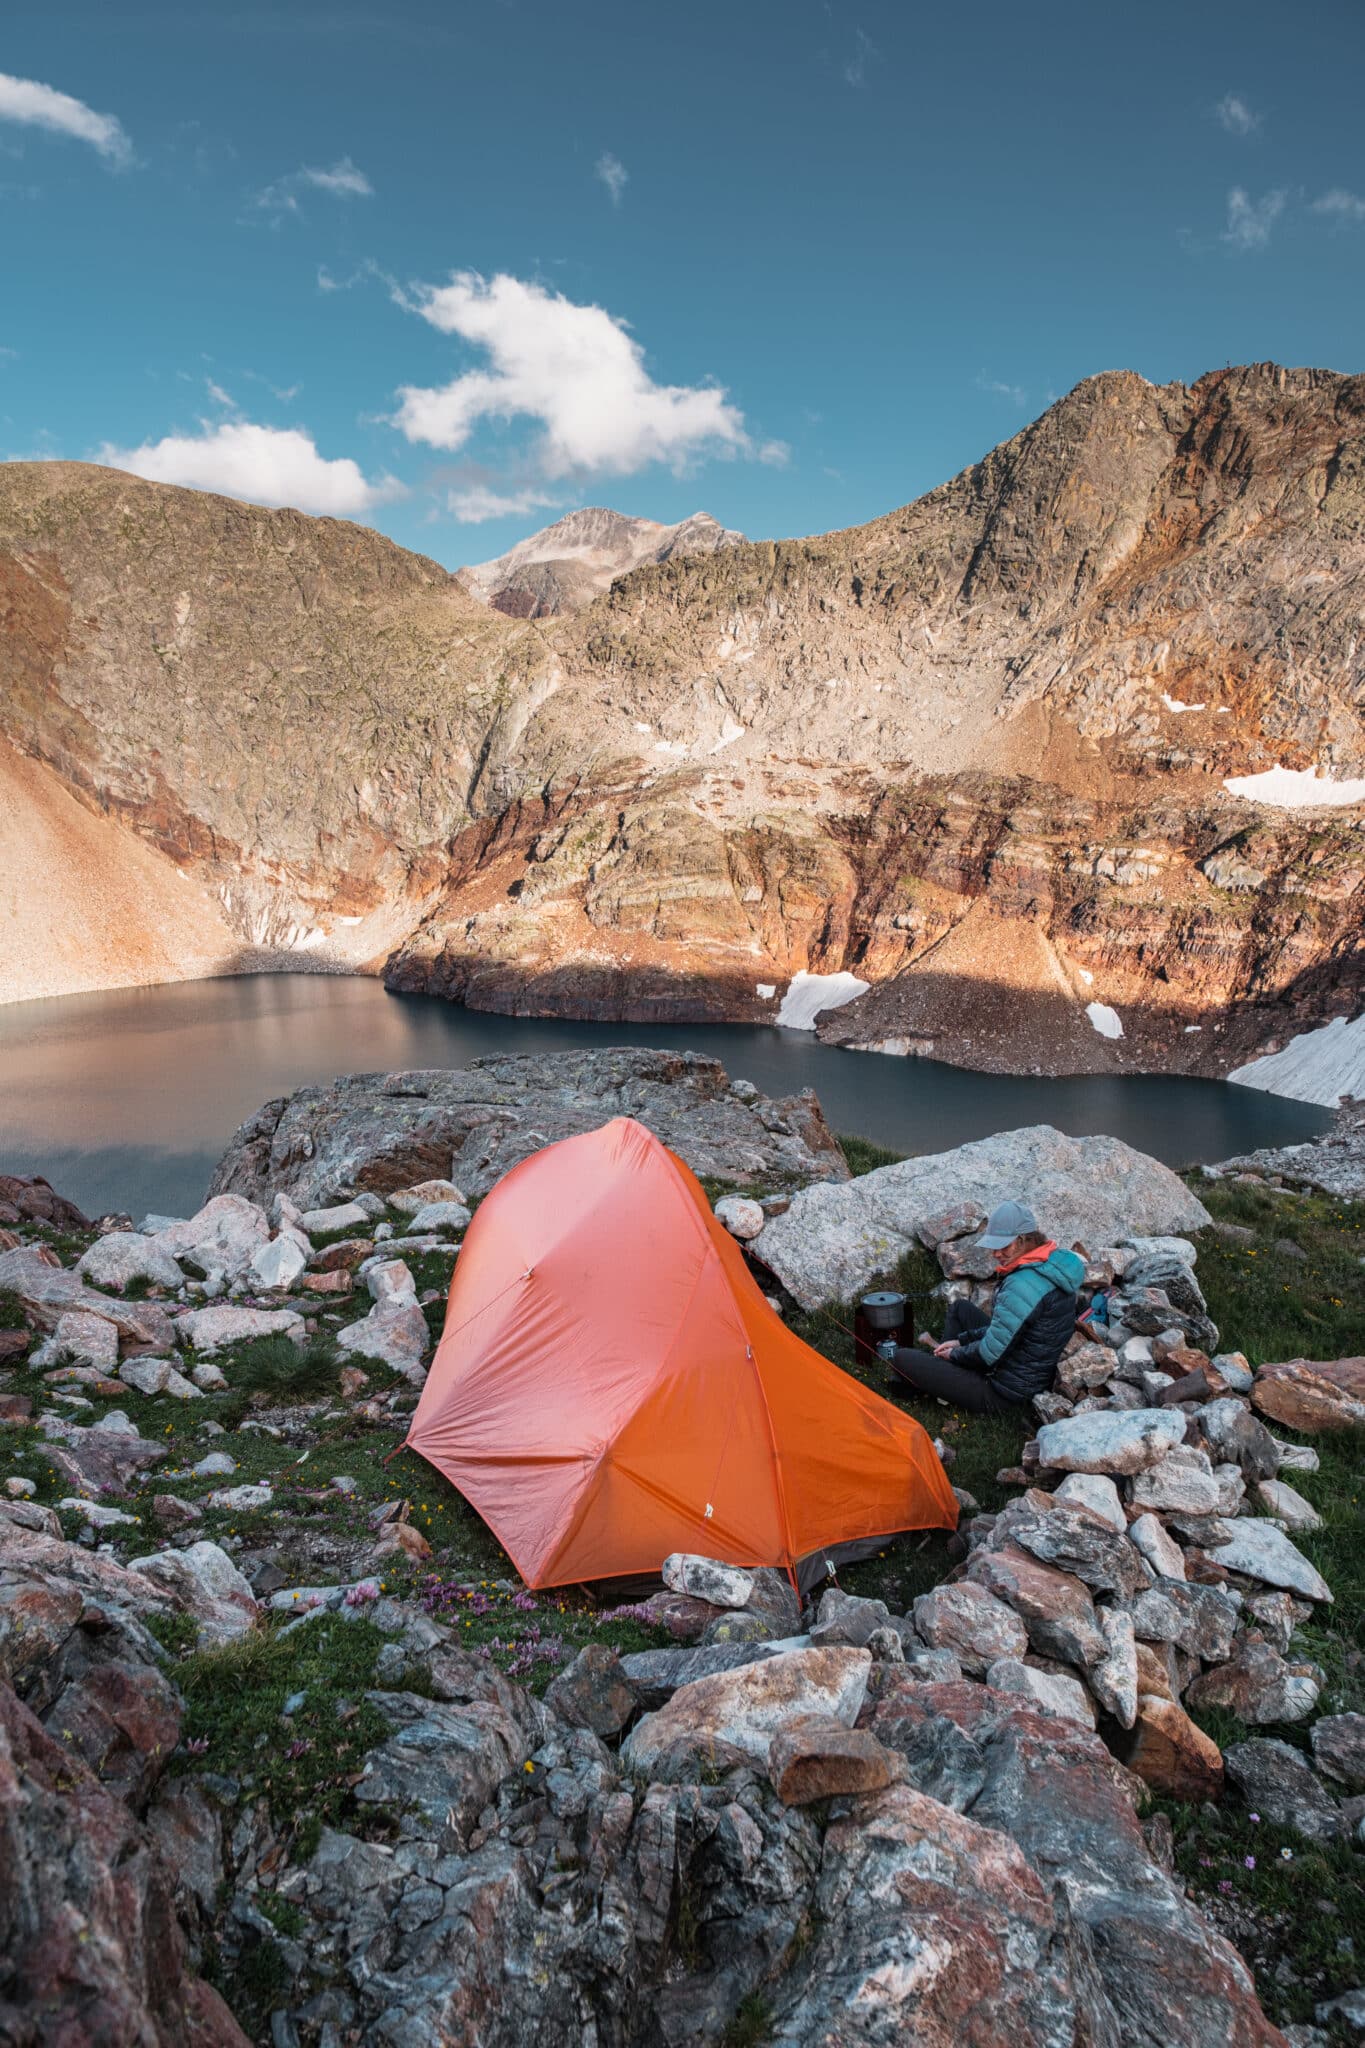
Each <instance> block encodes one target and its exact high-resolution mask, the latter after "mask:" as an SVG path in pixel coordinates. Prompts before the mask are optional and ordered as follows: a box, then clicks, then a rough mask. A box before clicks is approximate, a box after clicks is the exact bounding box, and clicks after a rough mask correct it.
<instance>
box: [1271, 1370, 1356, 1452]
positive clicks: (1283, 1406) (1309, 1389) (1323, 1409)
mask: <svg viewBox="0 0 1365 2048" xmlns="http://www.w3.org/2000/svg"><path fill="white" fill-rule="evenodd" d="M1251 1398H1252V1401H1253V1403H1254V1404H1255V1406H1256V1407H1257V1408H1259V1409H1260V1411H1261V1413H1262V1415H1268V1416H1269V1417H1270V1419H1271V1421H1272V1422H1279V1423H1282V1424H1283V1425H1284V1427H1285V1428H1286V1429H1298V1430H1302V1431H1303V1433H1304V1435H1305V1436H1312V1435H1313V1434H1315V1432H1317V1431H1319V1430H1333V1429H1359V1428H1361V1427H1362V1426H1365V1358H1335V1359H1321V1358H1289V1359H1286V1360H1285V1361H1284V1362H1283V1364H1280V1365H1263V1366H1262V1367H1261V1369H1260V1371H1259V1372H1258V1373H1257V1375H1256V1378H1255V1380H1254V1381H1253V1383H1252V1388H1251Z"/></svg>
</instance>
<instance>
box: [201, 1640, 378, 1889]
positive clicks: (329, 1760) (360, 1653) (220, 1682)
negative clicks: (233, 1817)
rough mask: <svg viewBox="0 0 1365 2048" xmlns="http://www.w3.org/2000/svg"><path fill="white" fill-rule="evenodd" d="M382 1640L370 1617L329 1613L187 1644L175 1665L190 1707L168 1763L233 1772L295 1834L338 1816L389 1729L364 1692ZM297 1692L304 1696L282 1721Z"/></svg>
mask: <svg viewBox="0 0 1365 2048" xmlns="http://www.w3.org/2000/svg"><path fill="white" fill-rule="evenodd" d="M384 1640H385V1639H384V1637H383V1636H382V1635H381V1634H380V1633H379V1630H378V1629H377V1628H375V1627H374V1625H373V1623H372V1622H368V1621H365V1620H344V1619H342V1618H341V1616H339V1615H330V1614H328V1615H323V1616H321V1617H320V1618H319V1619H318V1620H317V1621H312V1622H309V1623H308V1624H307V1626H306V1627H304V1628H301V1629H298V1630H296V1631H294V1632H293V1633H292V1634H290V1635H283V1634H278V1633H277V1634H270V1633H267V1631H265V1630H264V1629H259V1630H256V1631H254V1632H253V1633H252V1634H251V1635H248V1636H241V1637H239V1638H238V1639H237V1641H236V1642H233V1643H229V1644H227V1645H225V1646H224V1647H223V1648H220V1649H212V1650H198V1651H195V1652H193V1653H192V1654H191V1655H190V1656H188V1657H186V1658H184V1659H183V1660H182V1661H181V1662H180V1663H179V1664H178V1665H177V1666H176V1669H175V1678H176V1682H177V1683H178V1684H179V1686H180V1689H181V1691H182V1692H183V1693H184V1695H185V1702H186V1707H187V1710H188V1711H187V1713H186V1717H185V1724H184V1728H183V1730H182V1734H181V1746H180V1748H179V1750H178V1751H177V1752H176V1756H175V1762H174V1768H175V1769H176V1770H178V1771H185V1772H194V1771H211V1772H215V1773H218V1774H219V1775H224V1776H228V1777H232V1778H236V1779H237V1780H238V1781H239V1783H240V1785H241V1788H242V1794H243V1796H247V1795H250V1796H253V1797H263V1798H264V1799H265V1800H266V1802H267V1804H268V1805H269V1808H270V1813H271V1818H272V1819H273V1820H274V1822H275V1824H276V1826H277V1827H281V1828H286V1829H288V1830H289V1831H290V1833H291V1835H292V1836H293V1837H294V1838H295V1840H296V1842H298V1841H299V1840H300V1838H303V1837H312V1838H314V1839H315V1838H316V1834H317V1832H318V1831H319V1830H320V1829H321V1828H322V1827H323V1826H327V1825H332V1824H335V1823H337V1822H339V1821H340V1819H341V1817H342V1815H343V1813H344V1812H345V1811H346V1810H347V1805H348V1801H349V1799H350V1794H351V1785H352V1780H353V1779H354V1776H355V1774H356V1772H358V1771H359V1769H360V1767H361V1763H362V1761H363V1758H364V1755H365V1752H366V1750H368V1749H372V1748H374V1746H375V1745H376V1744H377V1743H380V1742H382V1741H383V1740H384V1738H385V1736H386V1734H387V1728H386V1725H385V1722H384V1720H383V1718H382V1716H381V1715H380V1714H379V1712H378V1711H377V1709H376V1708H374V1707H372V1706H370V1705H369V1704H368V1703H367V1701H366V1700H365V1697H364V1695H365V1693H366V1692H367V1691H368V1690H369V1689H371V1688H372V1687H373V1685H374V1671H375V1661H376V1659H377V1657H378V1655H379V1651H380V1648H381V1647H382V1645H383V1643H384ZM298 1692H302V1693H304V1695H305V1699H304V1703H303V1705H302V1707H301V1708H300V1709H299V1711H298V1712H297V1713H295V1714H294V1715H292V1716H291V1717H290V1718H289V1719H288V1720H285V1719H284V1717H283V1714H284V1703H285V1701H286V1700H287V1699H288V1698H289V1696H290V1695H291V1694H292V1693H298ZM296 1853H308V1852H306V1851H302V1850H297V1851H296Z"/></svg>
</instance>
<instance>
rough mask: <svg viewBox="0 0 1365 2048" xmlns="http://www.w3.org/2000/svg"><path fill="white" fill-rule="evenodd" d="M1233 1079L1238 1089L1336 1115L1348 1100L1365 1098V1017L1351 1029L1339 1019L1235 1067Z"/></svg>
mask: <svg viewBox="0 0 1365 2048" xmlns="http://www.w3.org/2000/svg"><path fill="white" fill-rule="evenodd" d="M1228 1079H1229V1081H1235V1082H1236V1083H1237V1085H1238V1087H1239V1088H1261V1089H1264V1090H1265V1091H1266V1092H1267V1093H1268V1094H1271V1095H1288V1096H1291V1097H1292V1098H1293V1100H1294V1101H1295V1102H1320V1103H1322V1104H1323V1106H1324V1107H1325V1108H1327V1109H1335V1108H1336V1106H1337V1104H1338V1102H1340V1100H1341V1098H1342V1096H1343V1095H1365V1013H1362V1014H1361V1015H1360V1016H1359V1017H1356V1018H1354V1019H1352V1020H1351V1021H1350V1022H1349V1023H1348V1022H1347V1020H1346V1018H1345V1017H1334V1018H1333V1019H1332V1021H1331V1023H1330V1024H1323V1025H1320V1026H1319V1028H1318V1029H1317V1030H1316V1031H1301V1032H1300V1033H1299V1035H1298V1037H1297V1038H1291V1039H1290V1041H1289V1043H1288V1045H1286V1046H1284V1047H1282V1049H1281V1050H1280V1051H1279V1052H1271V1053H1264V1054H1263V1055H1262V1056H1261V1058H1260V1059H1258V1060H1248V1061H1247V1063H1246V1065H1245V1066H1244V1067H1234V1069H1233V1071H1232V1072H1231V1073H1230V1074H1229V1075H1228Z"/></svg>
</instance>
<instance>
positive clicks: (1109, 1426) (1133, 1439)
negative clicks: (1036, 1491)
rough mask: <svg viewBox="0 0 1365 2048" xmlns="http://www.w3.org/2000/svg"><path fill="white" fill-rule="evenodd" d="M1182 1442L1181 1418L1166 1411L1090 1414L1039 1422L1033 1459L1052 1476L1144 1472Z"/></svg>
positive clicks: (1100, 1411)
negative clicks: (1036, 1445)
mask: <svg viewBox="0 0 1365 2048" xmlns="http://www.w3.org/2000/svg"><path fill="white" fill-rule="evenodd" d="M1184 1437H1185V1418H1184V1416H1183V1415H1180V1414H1175V1413H1172V1412H1171V1410H1169V1409H1165V1408H1130V1409H1128V1410H1127V1411H1126V1412H1124V1411H1119V1412H1111V1411H1110V1410H1108V1409H1094V1410H1092V1411H1091V1412H1090V1413H1089V1414H1086V1415H1067V1416H1065V1417H1063V1419H1062V1421H1060V1422H1047V1423H1044V1425H1043V1427H1042V1428H1041V1429H1040V1430H1039V1432H1038V1460H1039V1463H1040V1464H1042V1465H1044V1466H1046V1467H1048V1468H1049V1469H1050V1470H1052V1471H1056V1472H1107V1473H1109V1474H1111V1475H1112V1474H1115V1473H1120V1474H1128V1473H1133V1472H1145V1471H1146V1470H1147V1468H1148V1466H1150V1465H1156V1464H1159V1463H1160V1461H1161V1460H1162V1459H1163V1458H1164V1457H1165V1455H1166V1453H1167V1451H1169V1450H1170V1449H1171V1448H1172V1446H1173V1445H1175V1444H1178V1443H1183V1441H1184Z"/></svg>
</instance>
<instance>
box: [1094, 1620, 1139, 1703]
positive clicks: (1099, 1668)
mask: <svg viewBox="0 0 1365 2048" xmlns="http://www.w3.org/2000/svg"><path fill="white" fill-rule="evenodd" d="M1099 1618H1100V1626H1101V1628H1102V1629H1103V1630H1104V1641H1105V1654H1104V1656H1103V1657H1101V1658H1100V1660H1099V1662H1098V1663H1097V1664H1095V1665H1093V1666H1092V1667H1091V1669H1090V1671H1089V1673H1088V1674H1087V1677H1088V1680H1089V1685H1090V1690H1091V1691H1092V1692H1093V1693H1094V1695H1095V1698H1096V1699H1097V1700H1098V1701H1099V1703H1100V1705H1101V1706H1102V1707H1103V1708H1105V1709H1106V1711H1107V1712H1108V1713H1110V1714H1112V1715H1113V1717H1114V1719H1115V1720H1116V1721H1117V1722H1118V1724H1119V1726H1120V1728H1131V1727H1132V1726H1133V1724H1134V1722H1135V1721H1136V1720H1137V1709H1138V1665H1137V1639H1136V1637H1135V1635H1134V1633H1133V1618H1132V1616H1131V1615H1130V1614H1124V1613H1123V1612H1122V1611H1121V1610H1120V1609H1117V1608H1113V1607H1102V1608H1101V1609H1100V1610H1099Z"/></svg>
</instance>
